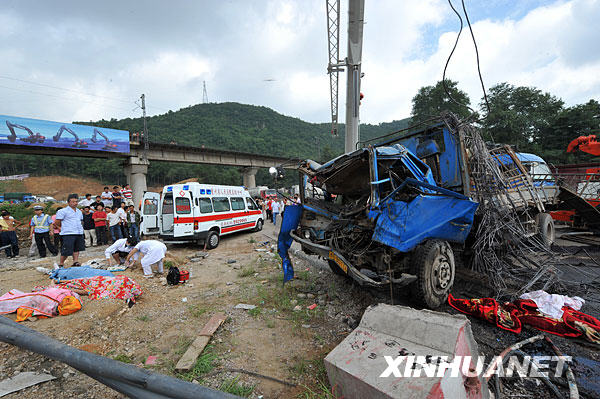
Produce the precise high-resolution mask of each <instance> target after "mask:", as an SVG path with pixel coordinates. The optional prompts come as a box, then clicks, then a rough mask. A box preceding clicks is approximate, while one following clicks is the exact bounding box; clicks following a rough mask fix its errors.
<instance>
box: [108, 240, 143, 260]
mask: <svg viewBox="0 0 600 399" xmlns="http://www.w3.org/2000/svg"><path fill="white" fill-rule="evenodd" d="M127 240H128V239H127V238H120V239H118V240H117V241H115V242H114V243H113V244H112V245H111V246H110V247H108V248H106V250H105V251H104V256H105V257H106V259H108V265H109V266H112V265H113V264H114V263H115V262H116V264H117V265H122V264H123V263H125V259H126V258H127V255H129V253H130V252H131V250H132V249H133V247H135V246H136V245H137V243H138V242H137V241H135V240H132V242H131V243H129V244H128V243H127ZM138 257H139V254H135V255H134V257H133V259H134V260H138Z"/></svg>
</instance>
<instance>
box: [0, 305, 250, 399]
mask: <svg viewBox="0 0 600 399" xmlns="http://www.w3.org/2000/svg"><path fill="white" fill-rule="evenodd" d="M0 341H2V342H6V343H8V344H11V345H15V346H18V347H19V348H22V349H26V350H28V351H31V352H35V353H39V354H40V355H44V356H46V357H49V358H51V359H54V360H58V361H61V362H63V363H66V364H68V365H69V366H71V367H73V368H74V369H76V370H79V371H80V372H82V373H84V374H87V375H88V376H90V377H91V378H93V379H95V380H96V381H99V382H101V383H102V384H104V385H106V386H109V387H110V388H112V389H114V390H115V391H118V392H120V393H122V394H124V395H127V396H128V397H130V398H134V399H234V398H239V397H238V396H234V395H231V394H228V393H225V392H221V391H217V390H214V389H211V388H207V387H205V386H202V385H197V384H192V383H189V382H186V381H183V380H180V379H177V378H174V377H169V376H166V375H163V374H160V373H155V372H153V371H150V370H146V369H143V368H139V367H136V366H133V365H131V364H126V363H122V362H119V361H116V360H112V359H109V358H106V357H104V356H100V355H96V354H93V353H89V352H85V351H82V350H79V349H76V348H73V347H71V346H69V345H65V344H63V343H61V342H59V341H57V340H55V339H53V338H50V337H48V336H46V335H44V334H42V333H39V332H37V331H35V330H32V329H30V328H27V327H24V326H22V325H20V324H18V323H15V322H14V321H12V320H10V319H8V318H6V317H2V316H0Z"/></svg>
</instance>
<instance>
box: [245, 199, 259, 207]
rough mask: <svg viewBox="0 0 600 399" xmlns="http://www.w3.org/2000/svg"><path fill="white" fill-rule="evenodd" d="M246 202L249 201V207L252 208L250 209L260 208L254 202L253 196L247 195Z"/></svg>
mask: <svg viewBox="0 0 600 399" xmlns="http://www.w3.org/2000/svg"><path fill="white" fill-rule="evenodd" d="M246 202H247V203H248V209H250V210H256V209H258V206H257V205H256V204H255V203H254V201H253V200H252V198H250V197H246Z"/></svg>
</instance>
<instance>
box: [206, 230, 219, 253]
mask: <svg viewBox="0 0 600 399" xmlns="http://www.w3.org/2000/svg"><path fill="white" fill-rule="evenodd" d="M219 241H220V238H219V233H217V232H216V231H214V230H213V231H210V232H209V233H208V236H207V237H206V247H207V248H208V249H215V248H216V247H218V246H219Z"/></svg>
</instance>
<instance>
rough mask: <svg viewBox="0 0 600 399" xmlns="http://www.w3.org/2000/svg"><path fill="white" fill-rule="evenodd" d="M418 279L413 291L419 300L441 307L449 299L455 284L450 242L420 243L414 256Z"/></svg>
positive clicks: (424, 303)
mask: <svg viewBox="0 0 600 399" xmlns="http://www.w3.org/2000/svg"><path fill="white" fill-rule="evenodd" d="M412 260H413V261H412V268H413V273H414V274H415V275H416V276H417V281H416V282H415V283H414V284H413V285H412V287H411V291H412V294H413V295H414V297H415V299H416V300H417V302H419V303H420V304H422V305H423V306H426V307H428V308H430V309H436V308H438V307H440V305H442V304H443V303H444V302H446V300H447V299H448V293H449V292H450V289H451V288H452V284H454V270H455V265H454V253H453V252H452V248H451V247H450V244H448V243H447V242H446V241H441V240H430V241H427V242H425V243H423V244H421V245H419V246H418V247H417V248H416V249H415V252H414V253H413V258H412Z"/></svg>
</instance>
